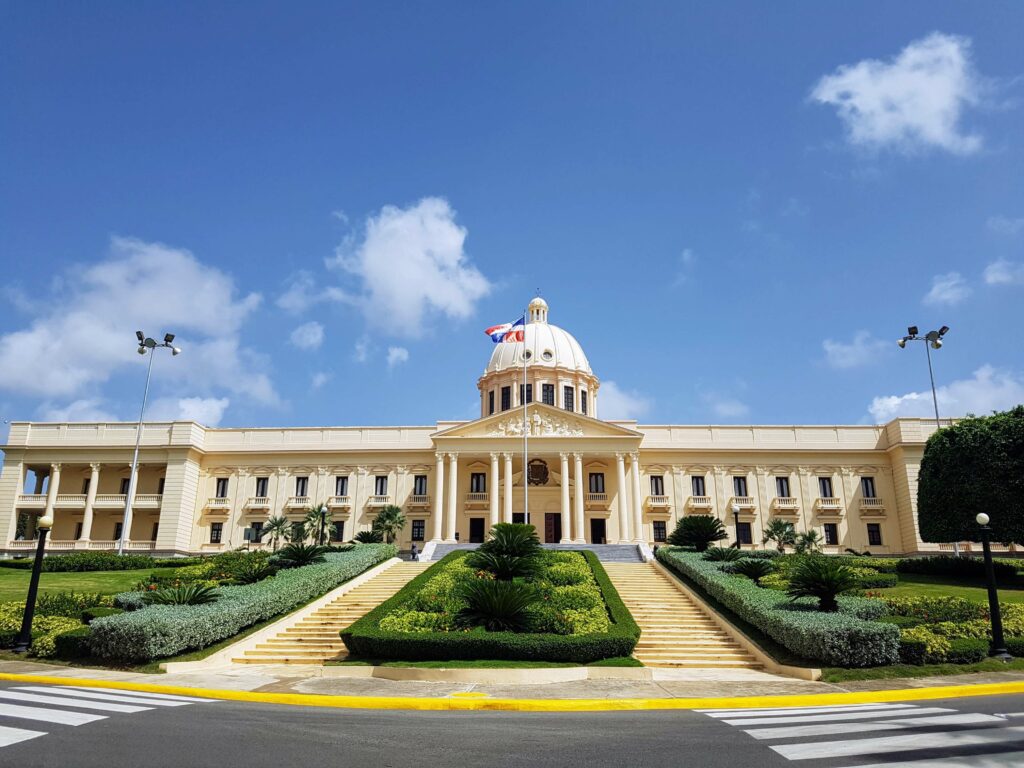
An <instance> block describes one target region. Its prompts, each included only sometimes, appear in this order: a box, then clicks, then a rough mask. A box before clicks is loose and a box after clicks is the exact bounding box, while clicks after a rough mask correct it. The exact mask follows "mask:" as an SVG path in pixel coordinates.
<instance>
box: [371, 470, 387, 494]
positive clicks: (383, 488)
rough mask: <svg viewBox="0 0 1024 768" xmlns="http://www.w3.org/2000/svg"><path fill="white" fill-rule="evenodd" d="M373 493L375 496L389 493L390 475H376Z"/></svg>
mask: <svg viewBox="0 0 1024 768" xmlns="http://www.w3.org/2000/svg"><path fill="white" fill-rule="evenodd" d="M373 493H374V495H375V496H387V495H388V476H387V475H376V476H374V478H373Z"/></svg>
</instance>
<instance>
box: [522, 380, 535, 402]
mask: <svg viewBox="0 0 1024 768" xmlns="http://www.w3.org/2000/svg"><path fill="white" fill-rule="evenodd" d="M519 402H520V403H522V402H523V385H522V384H520V385H519ZM526 402H528V403H532V402H533V384H527V385H526Z"/></svg>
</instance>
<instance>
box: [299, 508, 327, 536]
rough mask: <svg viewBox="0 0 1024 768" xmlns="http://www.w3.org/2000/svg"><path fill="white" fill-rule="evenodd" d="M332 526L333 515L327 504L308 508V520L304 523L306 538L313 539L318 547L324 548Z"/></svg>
mask: <svg viewBox="0 0 1024 768" xmlns="http://www.w3.org/2000/svg"><path fill="white" fill-rule="evenodd" d="M330 524H331V513H330V511H329V510H328V509H327V505H326V504H316V505H310V506H308V507H306V518H305V520H304V521H303V526H304V528H305V533H306V538H309V539H313V541H315V542H316V543H317V545H318V546H323V543H324V541H323V540H324V537H325V536H327V529H328V528H329V527H330Z"/></svg>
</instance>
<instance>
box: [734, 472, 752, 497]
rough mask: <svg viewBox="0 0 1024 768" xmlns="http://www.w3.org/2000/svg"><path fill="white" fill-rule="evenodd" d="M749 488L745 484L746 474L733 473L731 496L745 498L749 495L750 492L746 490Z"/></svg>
mask: <svg viewBox="0 0 1024 768" xmlns="http://www.w3.org/2000/svg"><path fill="white" fill-rule="evenodd" d="M749 490H750V488H749V487H748V486H747V476H746V475H733V476H732V495H733V496H738V497H740V498H746V497H748V496H750V494H749V493H747V491H749Z"/></svg>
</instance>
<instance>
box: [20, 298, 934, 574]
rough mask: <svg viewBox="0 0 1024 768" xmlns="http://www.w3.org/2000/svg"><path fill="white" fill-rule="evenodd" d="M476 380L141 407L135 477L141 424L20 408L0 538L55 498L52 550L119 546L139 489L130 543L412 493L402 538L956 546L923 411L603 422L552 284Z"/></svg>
mask: <svg viewBox="0 0 1024 768" xmlns="http://www.w3.org/2000/svg"><path fill="white" fill-rule="evenodd" d="M524 363H525V366H524ZM477 387H478V390H479V393H480V417H479V418H478V419H476V420H473V421H441V422H437V423H436V424H434V425H432V426H409V427H302V428H238V429H219V428H218V429H211V428H208V427H204V426H202V425H201V424H197V423H195V422H173V423H147V424H146V425H145V426H144V428H143V432H142V437H141V452H140V458H139V469H138V477H137V482H136V483H135V484H134V488H132V487H131V486H132V484H130V483H129V481H128V479H129V472H130V468H131V458H132V451H133V448H134V444H135V439H136V434H137V433H136V430H137V426H136V425H135V424H126V423H102V424H98V423H59V424H58V423H33V422H16V423H14V424H12V425H11V430H10V436H9V439H8V443H7V445H5V446H3V450H4V465H3V474H2V476H0V536H2V537H3V539H2V545H0V550H2V551H3V552H4V553H5V554H8V555H10V554H18V553H24V551H26V550H29V549H31V548H32V547H33V546H34V544H33V541H32V539H33V538H34V536H35V521H36V519H37V518H38V517H39V516H40V515H41V514H42V513H43V512H50V513H52V515H53V517H54V520H55V522H54V525H53V529H52V532H51V536H50V539H49V541H48V544H49V546H48V549H50V550H51V551H65V550H111V549H114V548H116V544H117V541H118V539H119V538H121V536H122V528H123V526H124V525H125V524H126V521H125V509H126V502H127V495H126V494H127V493H128V492H129V489H130V488H131V490H132V491H133V501H132V505H131V507H132V514H131V516H130V519H129V520H128V521H127V525H128V531H127V536H126V537H125V540H126V548H127V549H128V550H130V551H152V552H156V553H161V554H168V555H170V554H192V553H208V552H217V551H223V550H227V549H233V548H236V547H239V546H246V545H248V546H253V544H251V543H248V542H247V539H246V531H247V530H249V531H259V529H260V528H261V527H262V526H263V525H264V524H265V523H266V521H267V520H268V519H269V518H271V517H275V516H285V517H287V518H288V519H290V520H291V521H293V522H294V523H295V524H301V521H302V520H303V519H304V517H305V513H306V510H307V509H308V508H309V507H310V506H312V505H318V504H325V505H326V506H327V508H328V510H329V512H330V520H329V523H328V525H329V526H330V533H331V535H332V538H334V539H336V540H348V539H351V538H352V537H353V536H354V535H355V534H356V533H357V532H359V531H364V530H369V529H370V527H371V525H372V521H373V518H374V517H375V515H376V514H377V512H378V511H379V510H380V509H381V508H382V507H384V506H387V505H397V506H399V507H401V508H402V510H403V511H404V513H405V516H406V518H407V520H408V524H407V526H406V528H405V529H404V531H403V532H402V536H401V539H400V543H401V545H402V546H403V548H409V546H410V545H411V544H413V543H416V544H417V546H418V547H419V548H420V549H423V547H424V546H425V545H427V544H429V543H430V542H455V541H460V542H478V541H482V540H483V539H484V537H485V536H486V533H487V531H488V530H489V528H490V527H491V526H492V525H494V524H495V523H497V522H500V521H507V522H520V521H523V520H526V518H527V515H529V521H530V522H531V523H533V524H534V525H536V526H537V529H538V532H539V534H540V536H541V538H542V540H544V541H546V542H554V543H583V542H586V543H594V544H600V543H623V542H629V543H637V544H639V543H647V544H656V543H659V542H661V541H664V540H665V538H666V536H667V534H669V533H671V531H672V529H673V528H674V527H675V525H676V523H677V522H678V520H679V519H680V518H682V517H683V516H685V515H693V514H710V515H714V516H716V517H718V518H720V519H722V520H723V522H724V523H725V525H726V528H727V530H728V532H729V536H730V539H731V540H736V539H737V538H738V539H739V540H740V542H741V543H742V544H743V545H745V546H752V547H759V546H761V543H762V538H761V537H762V533H763V530H764V527H765V525H766V524H767V523H768V521H769V520H771V519H772V518H781V519H784V520H789V521H792V522H793V523H794V525H795V526H796V528H797V530H800V531H803V530H809V529H817V530H818V531H820V533H821V536H822V540H823V542H824V543H825V550H826V551H833V552H842V551H844V550H845V549H847V548H850V549H855V550H857V551H858V552H863V551H869V552H872V553H875V554H896V553H917V552H933V551H939V550H940V549H942V550H945V549H949V548H951V545H934V544H924V543H922V542H921V540H920V536H919V534H918V529H917V509H916V496H917V474H918V467H919V464H920V460H921V457H922V455H923V451H924V444H925V440H926V439H927V437H928V436H929V435H930V434H931V433H932V431H934V429H935V425H934V424H933V423H929V422H927V421H925V420H922V419H896V420H893V421H891V422H889V423H888V424H885V425H881V426H854V425H851V426H704V425H698V426H694V425H657V424H655V425H640V424H637V423H636V422H634V421H619V420H616V421H605V420H602V419H600V418H599V410H598V406H599V389H600V381H599V379H598V378H597V377H596V376H595V375H594V373H593V371H592V370H591V368H590V363H589V361H588V360H587V357H586V355H585V354H584V353H583V350H582V348H581V347H580V345H579V343H578V342H577V341H576V339H575V338H573V336H572V335H571V334H569V333H568V332H566V331H564V330H563V329H561V328H559V327H557V326H554V325H551V324H550V323H549V322H548V307H547V304H546V303H545V302H544V301H543V300H542V299H534V301H533V302H532V303H531V304H530V309H529V322H528V324H527V325H526V329H525V340H524V341H523V342H514V343H503V344H497V345H495V348H494V351H493V354H492V355H491V359H490V362H489V363H488V365H487V367H486V369H485V371H484V373H483V375H482V376H481V377H480V378H479V380H478V382H477ZM524 433H525V435H524ZM524 436H525V438H526V439H525V440H524ZM524 443H526V447H527V453H526V462H525V464H524ZM4 532H6V535H4ZM250 535H251V534H250ZM256 546H267V544H266V541H265V540H264V543H263V544H261V545H259V544H258V545H256Z"/></svg>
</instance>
